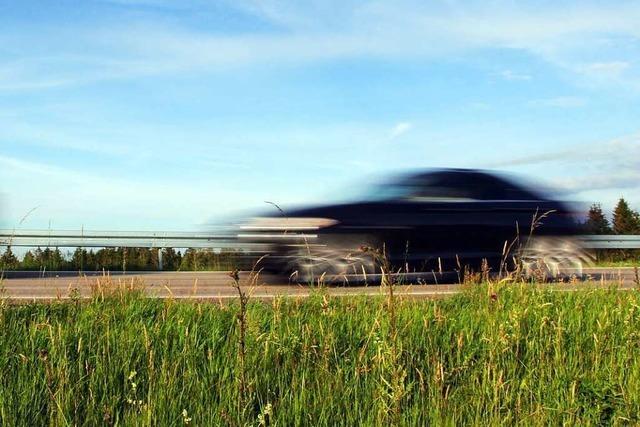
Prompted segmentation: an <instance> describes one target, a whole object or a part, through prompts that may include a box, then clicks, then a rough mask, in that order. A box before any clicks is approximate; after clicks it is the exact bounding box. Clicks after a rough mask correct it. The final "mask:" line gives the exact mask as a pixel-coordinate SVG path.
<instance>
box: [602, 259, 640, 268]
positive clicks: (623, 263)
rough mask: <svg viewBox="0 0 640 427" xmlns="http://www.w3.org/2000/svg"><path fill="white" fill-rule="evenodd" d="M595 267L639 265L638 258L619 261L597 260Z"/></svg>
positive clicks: (639, 260)
mask: <svg viewBox="0 0 640 427" xmlns="http://www.w3.org/2000/svg"><path fill="white" fill-rule="evenodd" d="M595 267H640V259H635V260H634V259H628V260H619V261H609V260H599V261H596V264H595Z"/></svg>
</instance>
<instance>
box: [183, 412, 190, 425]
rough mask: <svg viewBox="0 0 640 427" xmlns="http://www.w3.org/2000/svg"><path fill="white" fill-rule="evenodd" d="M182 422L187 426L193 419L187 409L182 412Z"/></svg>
mask: <svg viewBox="0 0 640 427" xmlns="http://www.w3.org/2000/svg"><path fill="white" fill-rule="evenodd" d="M182 422H183V423H185V424H189V423H190V422H191V417H190V416H189V413H188V412H187V410H186V409H183V410H182Z"/></svg>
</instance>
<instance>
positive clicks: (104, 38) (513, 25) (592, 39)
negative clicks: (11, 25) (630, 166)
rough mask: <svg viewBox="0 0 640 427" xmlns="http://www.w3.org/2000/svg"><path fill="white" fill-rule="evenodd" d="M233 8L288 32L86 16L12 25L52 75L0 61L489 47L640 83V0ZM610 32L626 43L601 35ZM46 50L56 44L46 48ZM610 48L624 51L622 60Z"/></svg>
mask: <svg viewBox="0 0 640 427" xmlns="http://www.w3.org/2000/svg"><path fill="white" fill-rule="evenodd" d="M121 3H123V4H128V3H132V4H134V5H136V4H141V3H142V4H147V3H151V4H156V3H158V2H157V1H149V0H146V1H133V2H131V1H122V0H121ZM159 3H162V4H166V3H171V2H165V1H160V2H159ZM178 3H179V2H178ZM229 6H230V7H231V6H233V7H236V8H239V9H241V10H242V11H243V12H244V13H249V14H253V16H254V17H255V19H258V20H262V21H266V22H269V23H270V24H271V25H273V26H274V27H275V28H278V29H279V30H278V31H260V32H256V31H249V30H246V31H244V32H239V33H238V32H236V33H234V34H227V35H222V34H220V33H214V32H206V31H203V30H196V29H194V28H192V27H190V26H188V25H185V24H184V23H182V22H180V21H169V23H166V24H162V25H161V24H157V23H151V21H148V22H145V21H144V20H143V18H137V19H138V21H134V22H126V23H125V24H123V25H122V26H120V27H118V26H115V25H113V21H108V22H109V24H108V25H107V23H106V22H105V23H102V24H101V23H100V22H97V23H92V25H84V26H82V25H78V26H76V27H74V28H72V29H70V31H66V32H61V33H60V34H58V35H57V36H56V37H53V38H51V37H50V34H51V31H46V28H45V29H44V31H41V32H40V31H39V32H30V33H29V34H28V35H25V34H19V35H15V34H5V37H4V39H8V41H16V40H17V41H18V43H13V45H15V46H39V48H38V49H39V51H32V49H31V48H27V49H18V50H17V51H16V54H17V55H18V56H19V57H20V58H22V59H23V60H26V61H35V60H36V58H37V60H38V61H41V64H40V66H38V69H41V70H46V73H45V72H40V70H37V72H35V71H34V72H31V73H20V72H11V71H10V70H9V71H5V72H2V71H0V89H2V90H10V89H13V90H19V89H30V88H33V89H35V88H38V89H41V88H46V87H57V86H60V85H71V84H77V83H83V82H87V81H89V82H91V81H95V80H100V79H122V78H131V77H136V76H143V75H149V74H162V73H175V72H184V71H185V70H208V71H219V70H223V69H228V68H229V67H231V68H233V67H239V66H250V65H254V64H260V63H265V62H268V63H270V64H281V65H287V64H299V63H307V62H310V61H325V60H336V59H340V58H354V57H378V58H393V57H398V58H416V57H422V58H424V57H427V58H429V57H431V58H436V57H442V56H447V55H457V54H459V53H470V52H474V51H478V52H479V51H482V50H484V49H511V50H514V49H515V50H520V51H524V52H527V53H529V54H532V55H534V56H537V57H538V58H540V59H542V60H544V61H547V62H548V63H549V64H551V65H554V66H558V67H560V68H562V69H563V70H566V71H569V72H571V73H574V74H578V75H581V76H582V77H583V78H587V79H589V78H593V79H596V82H598V83H601V84H602V83H606V81H607V80H606V79H604V78H603V76H605V75H607V76H614V77H615V78H617V79H619V78H621V77H622V76H623V75H624V76H625V78H626V79H630V81H632V82H633V83H634V85H635V86H634V87H637V88H638V89H640V76H638V75H637V74H633V73H629V70H631V69H632V68H633V67H632V65H631V61H632V60H633V58H635V57H637V55H638V54H640V51H639V49H638V47H637V46H638V40H639V39H640V29H639V28H640V27H639V26H638V25H637V23H638V22H640V5H639V4H636V3H626V4H622V5H615V6H611V5H610V4H605V3H602V4H598V5H596V4H589V5H583V4H581V3H573V4H559V5H554V7H549V8H534V6H531V5H529V6H526V5H517V4H514V3H512V2H501V1H498V2H488V3H487V2H471V3H469V4H466V5H465V7H464V8H460V7H458V6H456V5H455V4H454V3H422V2H416V1H400V2H394V3H393V4H390V3H380V2H369V3H364V4H357V5H356V4H354V3H351V2H328V3H326V4H325V3H324V2H316V3H313V4H311V5H309V4H306V3H305V5H304V6H302V5H300V6H296V5H294V4H292V3H288V2H280V1H260V2H257V1H247V2H239V3H229ZM129 20H130V18H129ZM40 34H41V35H40ZM603 39H604V40H607V39H614V40H616V43H615V44H603V42H602V40H603ZM8 45H9V46H11V45H12V44H8ZM43 50H45V51H46V50H50V51H52V52H55V54H54V55H53V56H48V57H47V58H42V55H41V52H42V51H43ZM87 52H91V54H90V55H89V54H87ZM611 55H619V56H620V58H619V59H617V60H615V61H612V60H610V59H609V58H610V56H611ZM5 67H11V64H6V63H5V64H4V65H2V64H0V70H2V68H5ZM31 69H32V70H33V68H31ZM627 74H628V75H627ZM501 75H502V77H503V78H505V79H508V80H528V79H530V78H531V76H530V75H529V74H526V73H521V72H515V71H513V70H510V69H506V70H504V71H503V72H502V73H501Z"/></svg>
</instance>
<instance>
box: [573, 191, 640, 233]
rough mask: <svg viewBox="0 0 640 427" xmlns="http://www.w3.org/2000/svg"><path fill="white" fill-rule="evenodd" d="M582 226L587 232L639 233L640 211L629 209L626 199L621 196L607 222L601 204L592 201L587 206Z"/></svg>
mask: <svg viewBox="0 0 640 427" xmlns="http://www.w3.org/2000/svg"><path fill="white" fill-rule="evenodd" d="M584 228H585V231H586V232H587V233H589V234H640V213H639V212H638V211H636V210H633V209H631V208H630V207H629V204H628V203H627V201H626V200H625V199H624V198H621V199H620V200H619V201H618V203H617V204H616V207H615V208H614V210H613V215H612V218H611V222H609V220H608V219H607V217H606V215H605V214H604V212H603V211H602V205H600V204H599V203H594V204H593V205H591V207H590V208H589V214H588V216H587V221H586V222H585V223H584Z"/></svg>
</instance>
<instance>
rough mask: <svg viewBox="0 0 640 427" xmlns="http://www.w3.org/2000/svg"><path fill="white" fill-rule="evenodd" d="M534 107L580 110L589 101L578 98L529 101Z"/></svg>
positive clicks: (566, 97) (561, 97) (563, 97)
mask: <svg viewBox="0 0 640 427" xmlns="http://www.w3.org/2000/svg"><path fill="white" fill-rule="evenodd" d="M528 104H529V105H531V106H533V107H554V108H578V107H584V106H585V105H586V104H587V100H586V99H584V98H581V97H578V96H558V97H555V98H545V99H534V100H532V101H529V103H528Z"/></svg>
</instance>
